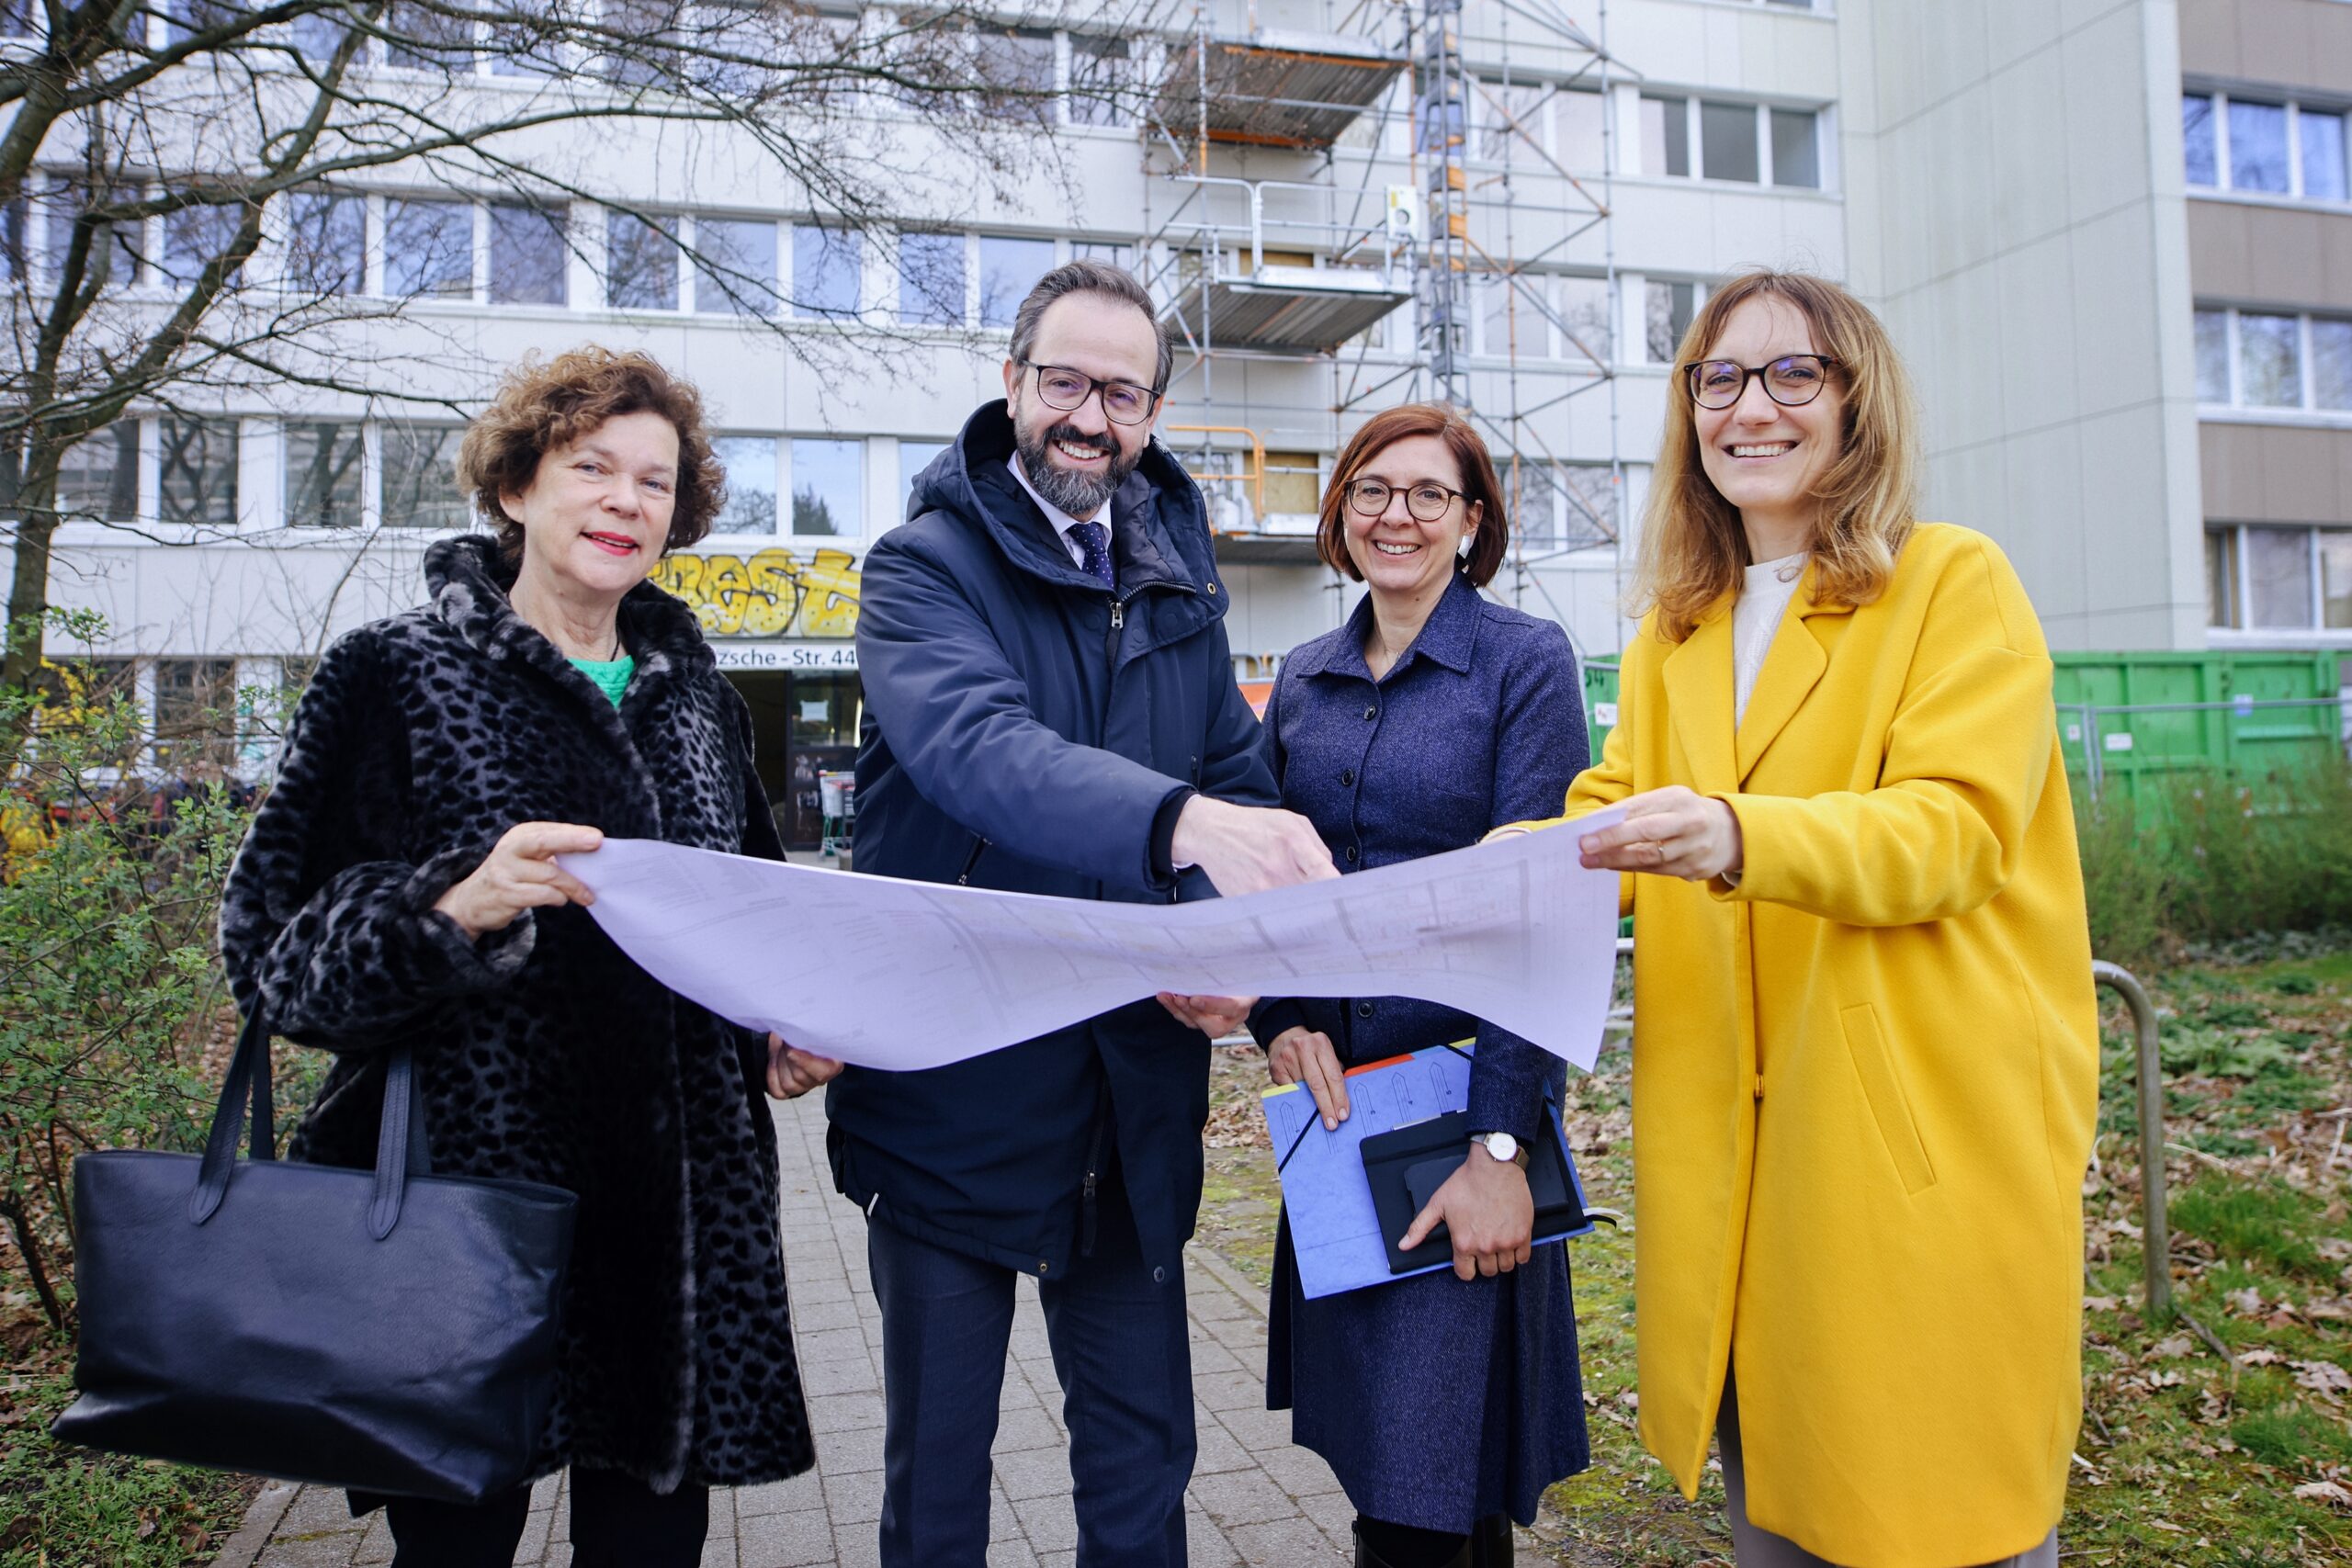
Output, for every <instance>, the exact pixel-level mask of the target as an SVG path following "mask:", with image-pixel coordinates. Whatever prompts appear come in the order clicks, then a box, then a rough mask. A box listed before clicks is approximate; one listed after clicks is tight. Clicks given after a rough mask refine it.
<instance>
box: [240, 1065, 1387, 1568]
mask: <svg viewBox="0 0 2352 1568" xmlns="http://www.w3.org/2000/svg"><path fill="white" fill-rule="evenodd" d="M776 1125H777V1130H778V1132H779V1134H781V1140H780V1141H781V1143H782V1145H783V1156H784V1217H785V1222H786V1223H785V1227H784V1241H785V1258H786V1266H787V1268H788V1269H789V1270H790V1272H791V1278H792V1314H793V1332H794V1336H795V1337H796V1338H797V1341H798V1344H799V1349H800V1373H801V1379H802V1382H804V1383H805V1384H806V1387H807V1391H808V1394H809V1419H810V1422H811V1424H812V1425H813V1427H814V1428H815V1430H816V1432H817V1469H816V1470H815V1471H813V1472H810V1473H809V1474H807V1475H802V1476H798V1477H796V1478H795V1479H793V1480H791V1481H786V1482H780V1483H776V1484H775V1485H772V1486H752V1487H744V1488H741V1489H740V1490H735V1491H728V1492H718V1493H715V1494H713V1495H712V1498H711V1529H710V1544H709V1547H708V1549H707V1551H705V1552H704V1554H703V1562H704V1563H705V1564H706V1565H707V1568H797V1565H800V1564H813V1563H841V1564H843V1565H844V1568H849V1565H856V1564H865V1563H871V1562H875V1561H876V1546H875V1521H876V1519H877V1518H878V1517H880V1514H881V1507H882V1468H881V1467H882V1351H881V1345H880V1337H881V1320H880V1317H879V1316H878V1315H877V1314H876V1311H875V1307H874V1292H873V1287H872V1286H871V1285H870V1284H869V1283H868V1281H867V1279H866V1273H865V1220H864V1219H863V1217H861V1216H860V1215H859V1214H858V1213H857V1212H856V1210H854V1209H853V1208H852V1207H850V1205H848V1204H847V1203H845V1202H843V1201H842V1200H841V1198H840V1197H839V1195H837V1194H836V1193H835V1192H834V1191H833V1190H832V1182H831V1176H830V1174H829V1173H828V1172H827V1170H826V1168H825V1158H824V1133H825V1117H824V1111H823V1108H822V1105H821V1103H820V1097H818V1096H813V1095H812V1096H810V1097H809V1098H808V1099H805V1100H797V1101H794V1102H792V1103H791V1104H789V1105H786V1106H783V1107H780V1108H779V1109H778V1111H777V1117H776ZM1185 1273H1186V1277H1187V1280H1188V1283H1189V1286H1190V1291H1191V1305H1192V1319H1193V1395H1194V1398H1195V1400H1196V1402H1197V1408H1196V1415H1197V1416H1198V1417H1199V1423H1200V1461H1199V1463H1198V1464H1197V1465H1195V1466H1194V1469H1193V1484H1192V1487H1191V1490H1190V1492H1189V1493H1188V1495H1187V1496H1186V1498H1185V1506H1186V1509H1187V1512H1188V1514H1189V1516H1190V1517H1189V1519H1188V1522H1187V1530H1188V1533H1189V1536H1190V1539H1191V1543H1192V1561H1193V1563H1195V1564H1199V1565H1204V1568H1233V1565H1236V1564H1241V1563H1248V1564H1250V1565H1252V1568H1258V1565H1266V1568H1337V1565H1340V1564H1343V1563H1348V1562H1353V1560H1354V1559H1353V1555H1352V1551H1351V1549H1350V1548H1349V1535H1348V1521H1349V1520H1350V1519H1351V1517H1353V1510H1352V1509H1351V1508H1350V1507H1349V1506H1348V1501H1347V1498H1346V1496H1345V1495H1343V1494H1341V1493H1340V1490H1339V1484H1338V1483H1337V1482H1335V1481H1334V1480H1333V1479H1332V1478H1331V1472H1330V1471H1329V1469H1328V1468H1327V1467H1326V1466H1325V1465H1324V1463H1323V1461H1321V1460H1319V1459H1317V1457H1316V1456H1315V1455H1313V1454H1311V1453H1308V1452H1306V1450H1303V1449H1296V1448H1293V1447H1291V1446H1290V1442H1289V1436H1290V1416H1289V1414H1288V1413H1287V1412H1280V1413H1277V1412H1272V1411H1269V1410H1267V1409H1265V1408H1264V1404H1265V1398H1264V1392H1263V1391H1264V1383H1263V1381H1262V1377H1263V1372H1264V1368H1265V1357H1266V1324H1265V1318H1264V1316H1263V1311H1264V1296H1263V1293H1262V1292H1259V1291H1258V1290H1257V1289H1255V1288H1254V1287H1252V1286H1250V1285H1249V1284H1248V1283H1247V1282H1246V1281H1244V1280H1240V1279H1238V1277H1236V1276H1235V1275H1234V1274H1233V1273H1232V1271H1231V1270H1230V1269H1227V1268H1226V1267H1225V1266H1224V1265H1223V1264H1222V1263H1220V1262H1218V1261H1217V1260H1216V1259H1214V1258H1203V1257H1201V1256H1200V1255H1199V1254H1198V1253H1195V1254H1194V1255H1193V1258H1192V1259H1191V1261H1190V1264H1189V1266H1188V1267H1187V1269H1186V1270H1185ZM1002 1408H1003V1415H1002V1418H1001V1425H1000V1426H999V1427H998V1431H997V1439H996V1496H995V1506H994V1510H993V1513H992V1515H991V1520H990V1532H991V1538H992V1540H994V1542H995V1544H994V1545H993V1546H992V1547H991V1548H990V1549H989V1564H990V1568H1016V1565H1019V1568H1068V1565H1069V1564H1071V1563H1072V1562H1073V1561H1074V1559H1075V1556H1076V1551H1075V1548H1076V1545H1077V1526H1076V1524H1075V1522H1074V1520H1073V1519H1072V1517H1071V1514H1070V1506H1069V1484H1070V1482H1069V1458H1068V1451H1067V1450H1068V1447H1069V1435H1068V1434H1067V1433H1066V1432H1065V1431H1064V1430H1063V1428H1062V1423H1061V1389H1060V1385H1059V1384H1057V1382H1055V1381H1054V1367H1053V1361H1052V1359H1051V1356H1050V1354H1049V1352H1048V1350H1047V1348H1046V1323H1045V1318H1044V1316H1043V1315H1042V1314H1040V1313H1039V1311H1038V1308H1037V1292H1036V1289H1035V1285H1034V1284H1024V1285H1023V1287H1022V1289H1021V1301H1020V1309H1019V1312H1018V1313H1017V1314H1016V1315H1015V1317H1014V1319H1013V1326H1012V1358H1011V1360H1010V1362H1009V1364H1008V1365H1007V1367H1006V1369H1005V1380H1004V1397H1003V1401H1002ZM560 1494H561V1486H560V1478H558V1477H550V1478H548V1480H547V1481H546V1482H543V1483H541V1484H540V1486H539V1489H538V1491H537V1494H536V1495H534V1496H533V1498H532V1503H531V1506H532V1513H531V1517H530V1518H531V1522H530V1527H529V1529H527V1530H526V1532H525V1533H524V1537H523V1547H522V1550H521V1551H520V1552H519V1553H517V1555H516V1557H515V1562H517V1563H532V1564H546V1565H547V1568H560V1565H563V1564H567V1563H569V1562H570V1561H571V1548H570V1546H569V1545H568V1544H566V1541H565V1525H566V1519H567V1517H568V1510H567V1509H565V1508H562V1507H559V1506H557V1504H558V1499H559V1497H560ZM390 1560H391V1538H390V1534H389V1533H388V1532H387V1531H386V1529H385V1528H384V1523H383V1516H382V1515H381V1514H378V1515H375V1516H373V1517H371V1518H370V1519H369V1520H368V1522H366V1523H365V1524H364V1525H363V1524H362V1523H360V1522H358V1521H355V1520H354V1519H353V1518H352V1517H350V1514H349V1511H348V1510H347V1509H346V1508H345V1506H344V1502H343V1495H342V1494H341V1493H339V1492H327V1491H322V1490H321V1489H319V1488H316V1487H294V1486H281V1485H273V1486H271V1487H268V1488H267V1489H266V1490H265V1491H264V1492H263V1494H262V1495H261V1496H260V1498H259V1499H258V1500H256V1502H255V1503H254V1507H253V1510H252V1512H251V1513H250V1514H249V1515H248V1516H247V1517H246V1521H245V1526H244V1529H242V1530H240V1531H239V1532H238V1534H237V1535H236V1536H235V1537H233V1538H232V1540H230V1542H229V1545H228V1548H227V1549H226V1550H225V1551H223V1552H222V1553H221V1555H220V1560H219V1561H220V1564H221V1568H354V1565H356V1564H363V1563H382V1562H390Z"/></svg>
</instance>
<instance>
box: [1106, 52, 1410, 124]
mask: <svg viewBox="0 0 2352 1568" xmlns="http://www.w3.org/2000/svg"><path fill="white" fill-rule="evenodd" d="M1405 65H1406V62H1405V61H1404V59H1403V58H1402V57H1400V56H1392V55H1390V54H1388V53H1387V52H1385V51H1383V50H1381V49H1380V48H1379V47H1378V46H1377V45H1376V44H1374V43H1373V42H1372V41H1371V40H1370V39H1363V38H1358V37H1351V36H1349V35H1346V34H1339V33H1310V32H1287V31H1277V30H1272V29H1266V30H1261V31H1258V32H1255V33H1252V34H1250V36H1249V37H1247V38H1206V37H1195V38H1194V39H1192V40H1191V41H1190V42H1189V44H1188V45H1187V46H1186V47H1182V48H1178V49H1171V50H1170V51H1169V53H1168V71H1167V74H1166V75H1164V76H1162V77H1161V78H1160V82H1159V94H1158V98H1157V101H1156V102H1155V104H1154V105H1153V108H1152V117H1151V118H1153V119H1155V120H1157V121H1158V122H1159V124H1161V125H1164V126H1167V127H1170V129H1171V130H1175V131H1176V132H1177V134H1179V135H1183V134H1186V133H1196V132H1197V130H1199V129H1202V128H1203V127H1204V121H1205V130H1206V131H1207V133H1208V139H1209V140H1210V141H1219V142H1226V143H1230V144H1234V145H1238V146H1245V147H1301V148H1309V149H1316V150H1320V149H1322V148H1326V147H1329V146H1330V145H1331V144H1332V143H1334V142H1336V141H1339V139H1340V135H1341V134H1342V133H1343V132H1345V131H1346V130H1347V129H1348V127H1350V126H1351V125H1353V124H1354V123H1355V122H1356V121H1357V120H1358V119H1359V118H1362V117H1363V113H1364V111H1365V110H1367V109H1369V108H1371V107H1374V105H1376V104H1378V103H1379V102H1380V100H1381V98H1382V97H1383V96H1385V94H1386V93H1387V91H1388V88H1389V85H1390V84H1391V83H1393V82H1395V81H1396V80H1397V77H1398V76H1400V75H1402V74H1403V73H1404V71H1405ZM1204 87H1205V88H1206V91H1205V93H1204V92H1203V88H1204Z"/></svg>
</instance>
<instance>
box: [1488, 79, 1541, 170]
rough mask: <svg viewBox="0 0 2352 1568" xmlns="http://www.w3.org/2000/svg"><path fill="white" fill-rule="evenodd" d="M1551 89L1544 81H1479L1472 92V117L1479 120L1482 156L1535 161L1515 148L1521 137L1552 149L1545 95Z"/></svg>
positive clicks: (1497, 159)
mask: <svg viewBox="0 0 2352 1568" xmlns="http://www.w3.org/2000/svg"><path fill="white" fill-rule="evenodd" d="M1550 92H1551V88H1550V87H1549V86H1547V85H1545V84H1544V83H1542V82H1524V81H1521V82H1481V83H1479V84H1478V85H1477V87H1476V89H1475V90H1474V91H1473V92H1472V93H1471V100H1472V103H1473V104H1474V106H1475V107H1474V109H1473V114H1472V118H1475V119H1476V121H1477V122H1478V156H1479V157H1481V158H1489V159H1492V160H1494V161H1495V162H1497V163H1500V162H1503V161H1504V160H1506V159H1513V160H1515V161H1516V160H1519V159H1524V160H1525V161H1527V162H1529V163H1533V162H1534V161H1535V160H1533V159H1532V158H1529V157H1528V156H1527V154H1526V152H1524V151H1523V150H1517V151H1515V150H1514V149H1513V148H1512V146H1511V143H1512V142H1513V141H1524V142H1525V143H1526V144H1527V145H1529V146H1532V147H1535V148H1537V149H1539V150H1541V151H1543V152H1550V151H1551V150H1552V149H1551V146H1550V142H1549V138H1548V137H1547V135H1546V134H1545V133H1546V131H1547V130H1548V129H1549V128H1548V127H1547V126H1546V125H1545V124H1544V121H1545V120H1546V119H1547V118H1549V117H1548V116H1547V115H1545V113H1544V107H1545V105H1544V98H1545V96H1546V95H1547V94H1549V93H1550Z"/></svg>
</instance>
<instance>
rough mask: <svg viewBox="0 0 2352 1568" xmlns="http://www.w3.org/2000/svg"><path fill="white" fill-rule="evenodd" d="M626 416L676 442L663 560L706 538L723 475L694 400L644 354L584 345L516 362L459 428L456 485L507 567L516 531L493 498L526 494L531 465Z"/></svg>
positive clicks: (698, 397) (516, 552) (720, 502)
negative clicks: (662, 429) (653, 422)
mask: <svg viewBox="0 0 2352 1568" xmlns="http://www.w3.org/2000/svg"><path fill="white" fill-rule="evenodd" d="M625 413H657V414H660V415H661V416H662V418H663V419H666V420H668V421H669V422H670V424H671V426H672V428H673V429H674V430H676V431H677V433H678V497H677V502H676V505H675V506H674V507H673V510H672V511H671V513H670V536H669V538H668V539H666V540H664V541H663V543H662V554H664V555H667V554H669V553H670V552H671V551H672V550H676V549H683V548H684V547H686V546H688V545H691V544H693V543H694V542H695V540H697V539H700V538H701V537H702V536H704V535H706V534H707V533H709V532H710V525H711V521H712V519H714V518H716V517H717V516H718V513H719V509H720V508H721V507H722V506H724V505H725V504H726V502H727V470H726V469H725V468H723V467H721V466H720V464H719V461H718V454H716V453H714V452H713V451H712V450H711V448H710V432H709V430H708V429H707V428H706V426H705V425H704V423H703V411H702V394H701V393H700V392H698V391H696V390H695V387H694V383H692V382H691V381H684V380H681V379H679V378H677V377H675V376H673V375H671V374H670V372H668V371H667V370H664V369H663V368H662V365H661V362H660V361H658V360H656V359H655V358H654V357H653V356H652V355H650V354H645V353H642V352H640V351H639V350H636V349H630V350H628V352H626V353H616V352H615V351H614V350H612V349H609V348H603V347H599V346H598V345H596V344H584V345H582V347H579V348H575V349H571V350H569V351H568V352H566V353H563V354H559V355H556V356H555V357H554V358H553V359H549V360H546V361H542V360H541V359H540V358H539V357H538V355H536V354H531V355H524V356H523V359H522V361H521V362H520V363H519V364H517V365H516V366H515V367H514V368H513V369H511V370H509V371H508V372H507V373H506V374H505V375H504V376H503V378H500V380H499V383H498V392H497V395H496V396H494V397H493V398H492V399H491V401H490V406H489V407H488V408H486V409H484V410H482V412H481V415H480V417H478V418H477V419H475V421H474V422H473V423H471V424H469V425H468V426H467V427H466V439H465V444H464V446H461V447H460V448H459V449H458V485H459V487H460V488H462V489H463V490H464V491H466V492H467V493H468V494H469V495H470V496H471V497H472V498H473V503H474V507H475V509H476V510H477V511H479V512H480V513H481V515H482V516H484V517H486V518H488V519H489V520H490V525H491V527H492V530H493V531H494V532H495V533H496V534H497V536H498V547H499V551H500V553H501V554H502V555H503V556H504V557H505V558H507V559H508V560H510V561H512V560H519V559H520V558H522V554H523V525H521V524H520V523H518V522H516V521H515V519H513V518H512V517H509V516H507V515H506V510H505V508H504V507H503V506H501V505H500V504H499V498H500V497H501V496H506V495H518V494H520V493H521V492H523V491H526V490H528V489H529V488H530V487H531V480H532V479H533V478H534V477H535V476H536V475H537V473H538V471H539V459H540V458H542V457H546V456H547V455H548V453H549V452H553V451H556V450H558V449H559V448H560V447H563V446H570V445H571V443H572V442H575V441H578V440H580V439H582V437H584V436H585V435H587V434H588V433H589V432H590V431H593V430H594V429H595V428H596V427H597V426H598V425H600V424H603V423H605V421H606V420H608V419H613V418H616V417H617V416H619V415H621V414H625Z"/></svg>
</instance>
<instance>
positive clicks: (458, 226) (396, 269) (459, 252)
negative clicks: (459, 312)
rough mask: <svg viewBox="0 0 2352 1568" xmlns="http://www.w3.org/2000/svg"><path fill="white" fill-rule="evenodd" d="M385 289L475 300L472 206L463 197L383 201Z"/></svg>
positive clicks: (404, 295)
mask: <svg viewBox="0 0 2352 1568" xmlns="http://www.w3.org/2000/svg"><path fill="white" fill-rule="evenodd" d="M384 292H385V293H386V294H388V295H390V297H392V298H393V299H415V298H417V297H419V296H422V295H432V296H434V297H435V298H439V299H472V298H473V293H474V209H472V208H471V207H469V206H468V205H467V204H466V203H464V202H462V201H424V200H416V201H412V200H406V199H403V198H401V197H394V198H393V199H391V200H390V201H387V202H385V203H384Z"/></svg>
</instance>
